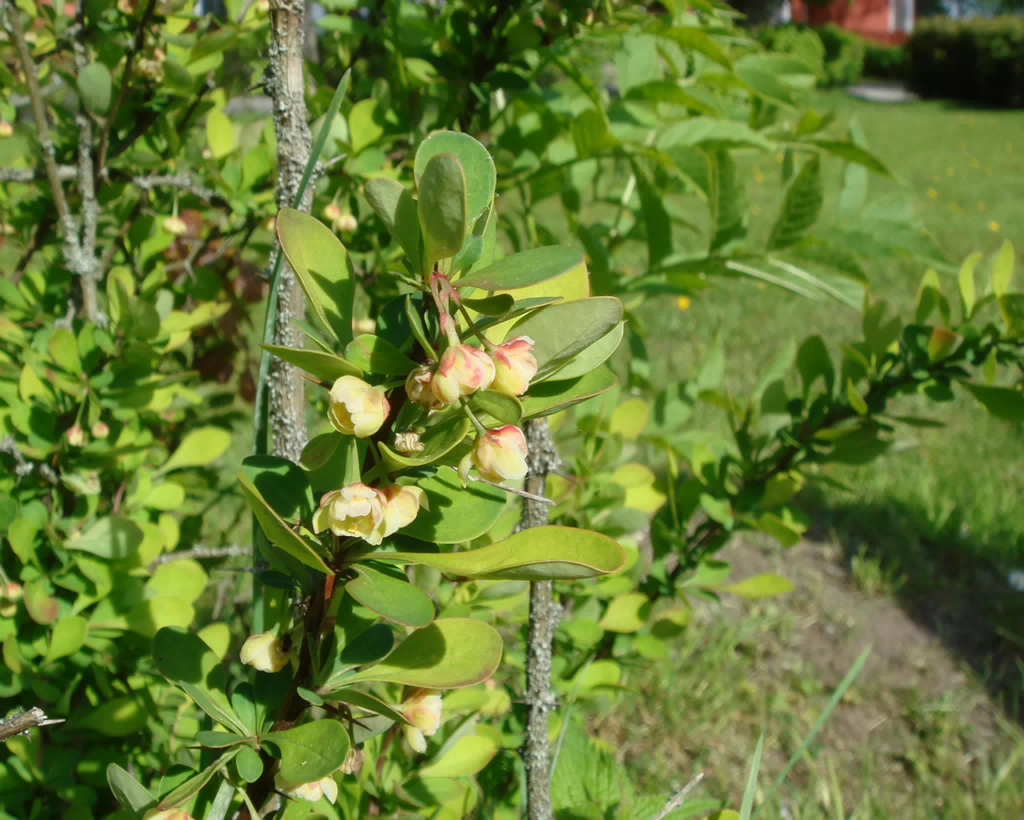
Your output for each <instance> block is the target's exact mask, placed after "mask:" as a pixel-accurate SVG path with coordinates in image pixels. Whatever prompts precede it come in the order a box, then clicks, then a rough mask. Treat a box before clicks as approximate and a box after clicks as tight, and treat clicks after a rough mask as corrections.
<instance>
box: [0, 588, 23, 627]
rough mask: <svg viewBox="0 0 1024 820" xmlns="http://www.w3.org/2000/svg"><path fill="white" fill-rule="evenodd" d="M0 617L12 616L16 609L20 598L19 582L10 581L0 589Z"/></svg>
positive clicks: (21, 591)
mask: <svg viewBox="0 0 1024 820" xmlns="http://www.w3.org/2000/svg"><path fill="white" fill-rule="evenodd" d="M0 592H2V594H0V618H13V617H14V615H15V613H17V611H18V601H20V600H21V596H22V594H23V590H22V587H21V584H19V583H17V582H16V581H10V582H9V583H7V584H6V585H5V586H4V587H3V589H2V590H0Z"/></svg>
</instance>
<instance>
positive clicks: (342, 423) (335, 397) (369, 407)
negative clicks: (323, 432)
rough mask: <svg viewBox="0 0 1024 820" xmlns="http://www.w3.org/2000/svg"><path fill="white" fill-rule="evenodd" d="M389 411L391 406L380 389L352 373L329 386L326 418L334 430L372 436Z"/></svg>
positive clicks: (382, 423) (352, 434)
mask: <svg viewBox="0 0 1024 820" xmlns="http://www.w3.org/2000/svg"><path fill="white" fill-rule="evenodd" d="M390 412H391V405H390V404H388V397H387V396H386V395H384V391H383V390H381V389H380V388H379V387H374V386H373V385H370V384H367V383H366V382H364V381H363V380H362V379H359V378H356V377H355V376H342V377H341V378H340V379H338V380H337V381H336V382H335V383H334V386H333V387H332V388H331V402H330V407H329V408H328V410H327V417H328V418H329V419H330V421H331V424H332V425H333V426H334V429H335V430H337V431H338V432H339V433H344V434H345V435H346V436H355V437H356V438H367V437H368V436H372V435H373V434H374V433H376V432H377V431H378V430H379V429H380V428H381V427H382V426H383V425H384V421H385V420H386V419H387V417H388V413H390Z"/></svg>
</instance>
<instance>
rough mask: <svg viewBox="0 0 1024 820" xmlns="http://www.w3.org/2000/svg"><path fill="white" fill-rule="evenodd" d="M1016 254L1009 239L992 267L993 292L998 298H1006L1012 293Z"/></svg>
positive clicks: (1004, 243)
mask: <svg viewBox="0 0 1024 820" xmlns="http://www.w3.org/2000/svg"><path fill="white" fill-rule="evenodd" d="M1013 266H1014V253H1013V245H1012V244H1011V243H1010V240H1009V239H1007V240H1006V241H1005V242H1003V246H1002V247H1001V248H1000V249H999V254H998V255H997V256H996V261H995V262H994V263H993V265H992V292H993V293H994V294H995V295H996V296H997V297H999V296H1005V295H1006V294H1007V293H1009V292H1010V282H1011V281H1012V280H1013Z"/></svg>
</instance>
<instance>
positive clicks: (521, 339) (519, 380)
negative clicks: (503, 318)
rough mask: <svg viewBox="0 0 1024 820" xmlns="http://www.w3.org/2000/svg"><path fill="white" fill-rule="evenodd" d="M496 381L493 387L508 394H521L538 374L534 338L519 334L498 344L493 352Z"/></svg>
mask: <svg viewBox="0 0 1024 820" xmlns="http://www.w3.org/2000/svg"><path fill="white" fill-rule="evenodd" d="M492 358H493V359H494V381H493V382H492V383H491V387H492V388H493V389H494V390H497V391H498V392H499V393H504V394H505V395H506V396H521V395H523V393H525V392H526V391H527V389H529V387H530V379H532V378H533V377H534V376H536V375H537V358H536V357H535V356H534V355H533V339H531V338H530V337H529V336H517V337H516V338H514V339H511V340H509V341H507V342H505V343H504V344H502V345H498V347H497V349H496V350H495V351H494V353H493V354H492Z"/></svg>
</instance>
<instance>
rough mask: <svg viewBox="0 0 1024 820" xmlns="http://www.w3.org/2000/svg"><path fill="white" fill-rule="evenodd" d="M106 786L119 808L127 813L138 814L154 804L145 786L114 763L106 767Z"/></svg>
mask: <svg viewBox="0 0 1024 820" xmlns="http://www.w3.org/2000/svg"><path fill="white" fill-rule="evenodd" d="M107 785H108V786H110V790H111V791H112V792H113V793H114V798H115V799H116V800H117V802H118V803H120V804H121V807H122V808H124V809H127V810H128V811H133V812H140V811H142V810H143V809H147V808H149V807H150V806H151V805H153V804H154V803H155V802H156V798H155V797H154V796H153V795H151V794H150V793H149V791H148V790H147V789H146V787H145V786H143V785H142V784H141V783H140V782H139V781H138V780H136V779H135V778H134V777H132V776H131V775H130V774H128V772H126V771H125V770H124V769H122V768H121V767H120V766H118V765H117V764H116V763H111V764H109V765H108V766H107Z"/></svg>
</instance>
